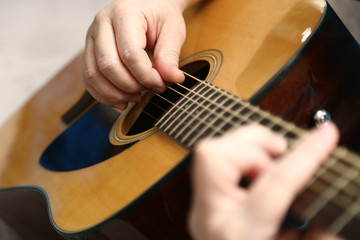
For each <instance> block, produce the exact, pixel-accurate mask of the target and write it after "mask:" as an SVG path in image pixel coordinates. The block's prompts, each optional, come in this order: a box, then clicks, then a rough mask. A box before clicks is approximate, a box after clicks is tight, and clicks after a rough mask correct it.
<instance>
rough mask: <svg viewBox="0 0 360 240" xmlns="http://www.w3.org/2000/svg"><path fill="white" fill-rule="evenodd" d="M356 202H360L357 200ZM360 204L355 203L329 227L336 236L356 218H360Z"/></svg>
mask: <svg viewBox="0 0 360 240" xmlns="http://www.w3.org/2000/svg"><path fill="white" fill-rule="evenodd" d="M356 200H359V198H357V199H356ZM359 212H360V204H359V203H358V202H357V201H354V202H353V203H352V204H351V205H350V206H348V207H347V208H345V211H344V212H343V213H342V214H341V215H340V217H338V218H337V219H336V220H335V221H334V222H333V223H332V224H331V225H330V227H329V230H330V231H331V232H333V233H335V234H337V233H339V232H340V231H341V230H342V229H343V228H344V227H345V226H346V224H348V223H349V222H350V221H351V220H352V219H353V218H354V217H356V218H359V217H358V216H357V214H358V213H359Z"/></svg>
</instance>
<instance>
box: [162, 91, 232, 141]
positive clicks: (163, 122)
mask: <svg viewBox="0 0 360 240" xmlns="http://www.w3.org/2000/svg"><path fill="white" fill-rule="evenodd" d="M157 95H158V96H159V97H160V98H163V99H164V100H165V101H167V102H169V103H170V104H172V105H173V107H176V108H178V109H180V107H179V106H177V105H176V104H174V103H173V102H171V101H170V100H168V99H166V98H164V97H163V96H161V95H159V94H157ZM182 110H183V111H186V112H188V111H187V110H186V109H182ZM191 115H192V114H191ZM166 116H167V114H165V115H164V116H162V117H161V118H160V119H159V120H158V122H157V123H161V125H160V126H157V123H156V124H155V126H157V127H158V128H161V127H162V126H164V124H165V123H166V122H168V121H169V119H166V120H165V121H163V119H164V118H165V117H166ZM193 116H194V115H193ZM194 117H196V116H194ZM198 120H199V121H201V122H203V123H206V122H204V121H203V120H202V119H200V118H198ZM207 126H208V127H209V128H214V127H213V126H211V125H207ZM219 133H220V134H224V133H225V132H223V131H221V132H219Z"/></svg>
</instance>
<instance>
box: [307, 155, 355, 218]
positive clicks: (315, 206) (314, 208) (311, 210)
mask: <svg viewBox="0 0 360 240" xmlns="http://www.w3.org/2000/svg"><path fill="white" fill-rule="evenodd" d="M336 160H337V159H336ZM335 162H336V161H335ZM348 172H349V170H348V171H346V173H348ZM346 173H344V174H343V175H348V174H346ZM319 177H320V176H319ZM350 182H351V178H349V179H344V178H343V177H342V175H339V177H338V178H337V179H336V180H335V181H334V182H332V183H331V184H330V185H329V186H328V187H327V189H326V190H325V191H322V192H323V194H321V195H320V198H317V200H316V201H314V202H313V203H312V204H311V205H310V206H309V207H308V209H307V210H306V211H305V215H306V216H307V217H309V218H313V217H314V216H315V215H316V214H317V213H318V212H319V211H320V209H322V208H323V207H324V206H325V204H327V202H329V201H330V200H331V199H333V198H334V196H335V195H336V194H337V193H338V192H339V190H341V189H342V188H343V187H345V186H346V185H348V184H349V183H350ZM335 185H336V186H337V187H333V188H332V186H335ZM339 186H340V187H339ZM334 188H335V189H336V191H335V190H334Z"/></svg>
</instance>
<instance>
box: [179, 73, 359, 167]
mask: <svg viewBox="0 0 360 240" xmlns="http://www.w3.org/2000/svg"><path fill="white" fill-rule="evenodd" d="M183 73H184V74H185V75H186V76H188V77H191V78H192V79H194V80H196V81H198V82H199V83H201V84H204V85H207V86H209V87H211V88H213V89H215V90H218V91H220V92H222V93H224V94H226V95H227V96H228V97H230V98H232V99H233V100H235V101H238V102H239V103H241V104H243V103H244V102H243V101H242V100H241V99H240V98H238V97H236V96H234V95H233V94H230V93H228V92H226V91H224V90H223V89H221V88H218V87H216V86H215V85H212V84H210V83H207V82H204V81H202V80H200V79H198V78H196V77H194V76H192V75H190V74H188V73H186V72H184V71H183ZM181 87H183V88H185V89H186V90H190V91H191V89H188V88H186V87H185V86H181ZM248 107H249V109H251V110H253V111H254V112H255V111H257V112H258V113H260V114H261V115H264V113H267V112H266V111H264V110H262V109H260V108H259V107H256V106H253V105H251V104H250V105H249V106H248ZM269 118H270V119H272V121H274V120H275V119H279V123H281V124H282V125H283V126H282V127H283V128H284V129H286V128H288V127H289V126H291V127H290V128H291V131H292V132H295V133H296V134H297V136H301V135H303V134H304V131H303V130H302V129H301V128H299V127H297V126H295V125H294V124H291V123H289V122H286V121H284V120H283V119H281V118H279V117H276V116H274V115H271V114H270V115H269ZM246 121H247V120H246ZM284 126H286V127H284ZM286 130H287V131H289V132H291V131H290V130H289V129H286ZM336 151H340V149H338V150H335V152H336ZM355 158H356V159H359V158H358V157H357V156H356V157H355ZM342 160H343V161H346V162H349V163H350V164H355V163H356V162H359V161H348V159H342ZM358 166H359V168H360V165H358Z"/></svg>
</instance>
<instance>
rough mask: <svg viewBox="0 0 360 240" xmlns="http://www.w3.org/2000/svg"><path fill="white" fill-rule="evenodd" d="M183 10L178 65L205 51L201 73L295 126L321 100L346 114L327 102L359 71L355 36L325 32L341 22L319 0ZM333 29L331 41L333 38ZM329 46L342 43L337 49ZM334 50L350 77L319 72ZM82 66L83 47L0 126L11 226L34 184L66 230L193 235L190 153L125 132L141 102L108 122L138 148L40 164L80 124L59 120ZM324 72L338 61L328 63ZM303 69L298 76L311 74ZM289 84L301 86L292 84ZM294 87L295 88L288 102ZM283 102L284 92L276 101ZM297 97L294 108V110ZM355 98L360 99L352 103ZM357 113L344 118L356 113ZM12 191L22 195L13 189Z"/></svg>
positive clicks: (77, 234) (353, 85)
mask: <svg viewBox="0 0 360 240" xmlns="http://www.w3.org/2000/svg"><path fill="white" fill-rule="evenodd" d="M259 6H261V8H260V7H259ZM325 10H327V11H326V12H327V14H326V15H325ZM184 15H185V18H186V21H187V33H188V36H187V40H186V42H185V44H184V47H183V50H182V53H181V56H182V58H183V61H182V62H181V65H184V67H186V65H188V64H190V63H192V62H196V61H201V60H205V61H207V62H209V66H210V67H209V68H210V69H209V70H210V74H209V75H208V76H207V79H206V80H207V81H210V82H212V83H214V84H215V85H217V86H219V87H221V88H223V89H225V90H227V91H229V92H231V93H233V94H235V95H237V96H240V97H242V98H243V99H249V98H250V97H251V98H250V101H251V102H254V103H260V106H262V107H263V108H264V109H268V110H270V111H271V112H274V113H275V114H279V115H280V116H284V117H285V118H286V119H288V120H294V121H295V122H296V123H297V124H299V125H300V126H302V127H309V126H311V123H309V122H310V119H309V117H310V115H311V114H312V112H309V111H310V110H311V111H312V110H316V109H317V107H319V108H323V107H327V108H328V110H329V111H331V113H335V114H333V119H334V120H335V122H338V121H339V120H338V119H340V117H341V116H343V114H342V111H343V110H342V107H343V104H341V105H335V106H333V102H335V103H336V102H337V101H338V100H337V99H339V98H341V99H345V98H343V97H344V96H348V93H347V92H346V91H345V90H346V89H350V90H354V92H356V91H355V89H357V88H358V84H357V82H356V81H351V80H349V79H359V77H358V76H359V75H358V74H357V73H356V70H357V69H356V68H354V66H353V65H352V64H356V63H358V62H359V51H358V50H351V53H353V55H352V56H353V57H352V58H351V59H348V58H347V53H346V52H345V51H344V50H343V49H344V48H343V47H344V45H343V44H340V46H341V48H340V46H338V45H337V44H339V42H340V43H341V41H343V39H345V40H346V41H347V40H348V41H350V42H351V46H350V45H348V44H347V45H346V46H350V47H349V48H350V49H356V48H357V47H358V46H356V45H355V43H354V41H353V39H352V38H351V37H350V36H349V35H348V33H346V32H343V31H345V30H344V29H343V26H342V25H336V26H338V27H339V28H340V29H328V26H333V23H334V22H335V23H336V24H338V23H337V21H338V19H336V18H334V15H333V12H332V11H331V10H330V9H327V8H326V4H325V2H323V1H320V0H302V1H297V0H294V1H289V0H283V1H279V0H277V1H269V0H256V1H255V0H249V1H236V0H221V1H209V2H206V3H200V4H198V5H197V6H195V7H193V8H191V9H189V10H188V11H187V12H186V13H185V14H184ZM328 21H330V22H328ZM314 32H315V34H312V33H314ZM329 35H330V36H337V38H336V39H335V41H334V40H333V39H331V38H329V37H328V36H329ZM309 36H311V38H310V40H308V37H309ZM324 38H325V39H324ZM322 40H326V42H331V43H330V46H328V45H323V43H322ZM338 41H339V42H338ZM331 44H334V45H331ZM335 45H336V46H338V48H339V49H341V50H339V51H334V52H333V47H332V46H335ZM209 49H210V50H209ZM354 51H355V52H354ZM339 53H344V54H345V56H341V55H339ZM331 54H334V55H331ZM189 56H190V57H189ZM339 58H341V61H342V62H343V65H341V69H342V70H343V73H344V74H345V76H344V75H341V74H340V71H339V76H336V75H334V74H330V75H325V76H324V75H323V73H324V72H327V71H326V70H325V71H324V69H327V67H328V66H329V65H330V64H335V63H334V62H333V61H334V59H335V60H337V59H339ZM317 59H322V61H321V62H322V63H323V64H324V65H325V66H323V65H321V64H319V65H315V63H317V64H318V63H319V61H317ZM346 61H350V63H347V62H346ZM335 65H336V64H335ZM80 66H81V55H80V56H79V57H78V58H76V59H75V60H74V61H73V62H72V63H70V64H69V65H68V66H67V67H66V68H65V69H64V70H63V71H62V72H60V73H59V75H57V76H56V77H55V78H54V79H53V80H52V81H51V82H49V84H48V85H46V86H45V87H44V88H43V89H41V90H40V91H39V92H38V93H37V94H36V95H35V96H34V97H33V98H32V99H31V100H30V101H29V102H28V103H27V104H26V105H25V106H24V107H23V108H21V109H20V111H19V112H18V113H16V114H15V115H14V116H13V117H12V118H11V119H10V120H9V121H8V122H7V123H6V124H5V126H4V127H2V128H1V130H0V136H1V139H0V141H1V142H0V143H1V148H2V149H1V150H2V151H0V187H1V188H2V190H1V191H0V199H2V200H3V204H2V205H1V206H9V207H6V208H1V206H0V216H1V217H3V218H4V219H6V220H7V222H8V223H9V224H10V225H12V226H16V227H17V228H20V227H21V226H19V224H16V223H17V222H18V218H19V217H20V216H21V215H22V211H24V209H23V208H22V209H20V208H19V209H14V208H15V206H16V205H17V203H16V196H17V195H20V196H21V198H22V199H24V198H26V195H36V196H37V197H32V199H34V198H38V197H39V194H33V193H32V194H30V193H29V191H30V192H31V191H32V190H33V191H36V192H37V193H40V192H41V193H43V196H44V197H45V199H46V200H47V203H48V206H43V207H44V208H48V210H49V213H50V217H49V221H50V222H51V224H52V225H53V227H54V228H55V229H56V230H57V231H58V233H60V234H61V235H63V236H64V237H66V238H69V239H71V238H74V239H188V238H189V236H188V234H187V231H186V223H185V221H186V214H187V209H188V204H189V196H190V187H189V183H188V173H187V172H188V160H183V159H184V157H185V156H186V155H187V153H188V150H187V149H186V148H184V147H183V146H181V145H179V144H178V143H176V142H174V141H172V140H171V139H170V138H169V137H167V136H166V135H164V134H162V133H160V132H156V131H155V132H152V135H151V136H143V137H141V136H140V138H139V139H138V138H137V137H138V136H139V135H142V134H143V133H138V134H135V135H131V136H128V134H127V132H128V131H127V130H130V128H131V127H130V126H129V125H131V124H132V122H133V121H132V120H133V119H134V118H136V116H137V115H138V110H136V106H135V107H134V108H133V109H132V110H130V112H129V113H123V114H122V116H125V117H124V118H123V119H122V120H119V122H118V123H119V124H120V127H119V128H117V129H115V130H114V132H115V133H116V134H117V135H118V136H119V137H120V142H119V140H118V139H117V138H112V142H113V143H115V144H117V145H120V146H121V145H124V143H122V142H121V141H129V142H131V144H133V145H132V146H130V147H129V148H127V149H126V150H122V149H120V150H119V152H120V153H119V154H117V155H114V157H112V158H110V159H107V160H105V159H104V160H105V161H102V162H100V163H98V164H95V165H91V164H90V165H91V166H88V167H86V168H81V169H77V170H72V171H67V170H64V169H63V170H62V171H54V169H52V170H48V169H46V168H44V167H43V166H44V165H43V166H42V165H40V163H39V160H40V158H41V157H43V156H44V155H43V153H44V152H46V149H49V148H48V146H49V144H50V143H52V142H53V141H54V140H55V139H56V138H57V137H58V136H60V137H61V136H63V135H62V133H63V132H64V133H63V134H66V133H67V132H70V129H71V128H72V127H73V126H74V125H75V124H76V123H81V122H82V116H79V117H80V118H79V119H77V120H75V123H74V124H73V125H71V126H70V127H69V126H68V125H65V124H64V123H62V121H61V117H62V116H63V115H64V114H65V113H66V112H67V111H68V109H69V108H70V107H71V106H72V105H73V104H74V103H75V102H76V101H77V99H78V98H80V96H81V95H82V94H83V91H84V89H83V87H82V86H81V84H80V81H79V79H81V71H80V69H81V68H80ZM315 66H319V67H315ZM342 66H344V67H346V68H344V67H342ZM331 69H335V68H333V65H331ZM338 69H340V67H338ZM337 73H338V72H337ZM294 76H295V77H294ZM298 76H305V80H306V81H304V80H303V79H299V78H298ZM309 76H311V77H309ZM328 76H331V80H332V82H333V84H331V85H330V86H331V87H333V88H335V89H333V88H330V86H328V87H326V89H325V90H324V92H322V91H316V93H317V95H316V99H314V100H316V101H314V102H313V101H310V100H309V99H312V97H313V95H311V96H309V95H308V94H306V93H307V92H309V90H308V89H314V82H315V85H316V84H317V82H318V81H317V80H318V79H319V80H320V82H322V83H323V84H322V85H321V86H324V85H326V84H325V83H326V81H327V79H329V78H328ZM306 77H307V78H306ZM269 79H270V80H269ZM292 79H295V80H292ZM297 79H299V80H297ZM309 79H310V80H314V79H315V80H316V81H309ZM341 79H345V80H343V81H341ZM293 81H295V82H297V83H298V84H299V85H296V87H295V88H293V84H294V83H293ZM326 86H327V85H326ZM339 86H342V88H343V89H344V93H342V94H341V95H338V96H336V100H334V99H330V97H329V96H330V95H329V93H332V92H334V91H335V90H337V89H338V87H339ZM315 87H317V86H315ZM321 88H322V87H321ZM272 89H273V90H272ZM302 89H305V90H302ZM271 90H272V91H271ZM326 90H327V91H326ZM279 91H280V93H279ZM290 91H291V92H290ZM283 92H286V93H288V92H290V94H288V95H289V96H288V95H286V94H283ZM304 92H305V94H304ZM295 93H296V94H295ZM64 96H66V97H64ZM293 96H298V97H295V99H294V100H293ZM339 96H340V97H339ZM309 97H310V98H309ZM351 97H356V95H351ZM351 97H350V98H349V99H351ZM282 99H284V100H285V101H280V100H282ZM303 99H305V100H304V101H302V100H303ZM351 101H352V100H350V102H351ZM356 101H359V100H356ZM293 102H294V105H296V106H299V107H297V108H294V106H293V105H292V104H291V103H293ZM303 102H311V104H310V105H309V104H308V105H306V104H305V106H310V107H307V108H305V109H301V108H303V106H304V104H303ZM347 103H349V102H346V104H347ZM354 105H355V106H357V105H356V102H354ZM329 106H331V107H329ZM339 108H341V109H339ZM92 109H94V108H92ZM91 111H92V110H89V111H87V113H91ZM350 111H351V109H350ZM294 112H295V113H294ZM337 112H339V114H336V113H337ZM87 113H85V114H84V115H83V116H85V115H86V114H87ZM349 114H350V113H349ZM298 116H301V117H298ZM356 117H357V118H358V116H356ZM356 117H355V120H353V119H352V120H351V125H350V127H352V125H353V124H354V123H355V122H356V121H357V118H356ZM347 120H348V119H345V118H344V121H343V120H341V124H340V125H341V126H340V127H341V131H342V133H343V132H347V128H348V125H347V124H346V123H347ZM124 129H126V131H125V130H124ZM89 131H90V130H89ZM148 131H152V130H151V129H150V130H148ZM146 132H147V131H146ZM84 136H86V135H84ZM353 138H355V137H353ZM58 139H60V138H58ZM347 139H350V140H352V139H351V138H350V137H347ZM139 140H140V141H139ZM83 142H84V143H85V142H86V139H83ZM344 142H345V141H344ZM346 142H347V141H346ZM351 142H356V141H351ZM81 143H82V141H81V138H80V143H79V144H81ZM126 144H128V143H126ZM352 144H353V143H352ZM75 146H76V145H75ZM351 146H357V145H356V144H355V145H354V144H353V145H351ZM85 147H86V145H85ZM89 148H90V147H89ZM91 148H94V147H93V146H91ZM85 149H86V148H85ZM89 151H90V149H89ZM69 155H71V152H70V154H69ZM50 159H51V158H50ZM60 160H61V159H60ZM47 167H48V168H51V167H49V166H47ZM57 170H59V169H57ZM17 191H20V192H21V194H20V193H19V194H12V192H17ZM10 192H11V193H10ZM9 193H10V194H9ZM4 196H11V197H9V198H8V199H10V200H7V201H6V200H4V199H6V198H4ZM39 202H40V204H41V203H42V204H43V205H44V203H45V201H43V200H41V201H39ZM0 203H1V201H0ZM19 204H20V200H19ZM17 210H18V211H17ZM14 213H15V214H14ZM41 216H44V212H43V214H42V215H41ZM22 226H24V225H22ZM29 226H31V225H29ZM30 228H31V227H28V226H24V227H22V229H20V230H19V231H20V232H21V233H23V234H24V236H26V234H27V232H31V231H32V230H31V229H30ZM49 234H55V232H52V233H49ZM44 238H45V239H46V237H44Z"/></svg>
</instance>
